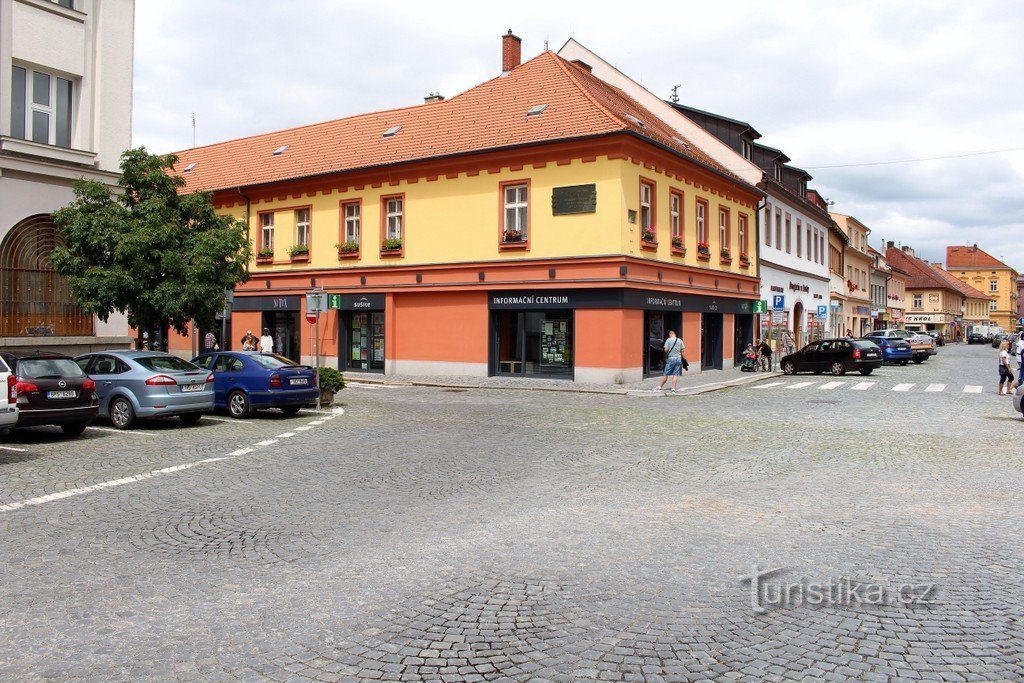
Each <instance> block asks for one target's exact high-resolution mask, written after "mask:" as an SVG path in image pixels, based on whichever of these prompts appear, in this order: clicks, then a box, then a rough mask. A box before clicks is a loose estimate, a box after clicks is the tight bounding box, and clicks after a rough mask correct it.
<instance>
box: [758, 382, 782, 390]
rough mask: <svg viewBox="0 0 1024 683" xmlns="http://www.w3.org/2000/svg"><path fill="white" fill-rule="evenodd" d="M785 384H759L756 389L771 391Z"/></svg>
mask: <svg viewBox="0 0 1024 683" xmlns="http://www.w3.org/2000/svg"><path fill="white" fill-rule="evenodd" d="M780 384H783V382H768V383H767V384H758V385H757V386H756V387H754V388H755V389H770V388H771V387H777V386H779V385H780Z"/></svg>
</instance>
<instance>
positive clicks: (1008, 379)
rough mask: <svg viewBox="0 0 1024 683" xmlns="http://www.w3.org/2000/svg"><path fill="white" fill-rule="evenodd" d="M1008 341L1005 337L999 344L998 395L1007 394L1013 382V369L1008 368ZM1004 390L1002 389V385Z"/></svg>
mask: <svg viewBox="0 0 1024 683" xmlns="http://www.w3.org/2000/svg"><path fill="white" fill-rule="evenodd" d="M1009 348H1010V342H1008V341H1006V340H1005V339H1004V340H1003V341H1002V342H1000V344H999V395H1000V396H1009V395H1010V393H1011V391H1010V388H1011V386H1012V384H1013V370H1012V369H1011V368H1010V352H1009V350H1008V349H1009ZM1004 384H1005V385H1006V391H1003V385H1004Z"/></svg>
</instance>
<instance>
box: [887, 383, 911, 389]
mask: <svg viewBox="0 0 1024 683" xmlns="http://www.w3.org/2000/svg"><path fill="white" fill-rule="evenodd" d="M913 388H914V385H913V384H897V385H896V386H894V387H893V388H892V389H891V390H890V391H910V390H911V389H913Z"/></svg>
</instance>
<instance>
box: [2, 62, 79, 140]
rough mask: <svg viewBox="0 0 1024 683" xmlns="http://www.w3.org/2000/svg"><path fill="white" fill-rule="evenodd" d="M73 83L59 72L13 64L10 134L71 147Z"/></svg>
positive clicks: (23, 138) (24, 138)
mask: <svg viewBox="0 0 1024 683" xmlns="http://www.w3.org/2000/svg"><path fill="white" fill-rule="evenodd" d="M73 95H74V84H73V83H72V82H71V81H69V80H67V79H64V78H60V77H59V76H54V75H52V74H48V73H46V72H44V71H36V70H35V69H30V68H27V67H21V66H14V67H12V70H11V137H15V138H20V139H22V140H31V141H32V142H38V143H40V144H43V145H55V146H57V147H71V130H72V126H71V123H72V101H73Z"/></svg>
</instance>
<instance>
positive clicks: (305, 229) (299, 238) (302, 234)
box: [295, 209, 311, 247]
mask: <svg viewBox="0 0 1024 683" xmlns="http://www.w3.org/2000/svg"><path fill="white" fill-rule="evenodd" d="M303 213H305V220H300V219H301V217H302V214H303ZM310 213H311V211H310V210H309V209H295V245H296V246H303V247H308V246H309V238H310V230H309V225H310Z"/></svg>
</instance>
